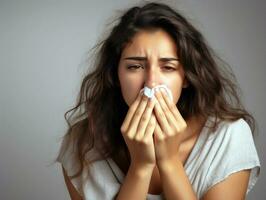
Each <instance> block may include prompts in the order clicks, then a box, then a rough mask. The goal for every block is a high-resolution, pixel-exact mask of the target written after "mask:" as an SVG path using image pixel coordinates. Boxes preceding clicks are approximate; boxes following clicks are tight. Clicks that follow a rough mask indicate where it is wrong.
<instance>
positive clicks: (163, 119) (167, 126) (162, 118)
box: [154, 92, 176, 135]
mask: <svg viewBox="0 0 266 200" xmlns="http://www.w3.org/2000/svg"><path fill="white" fill-rule="evenodd" d="M157 93H158V92H157ZM157 98H158V95H156V100H157V102H156V104H155V108H154V112H155V114H156V119H157V121H158V123H159V125H160V127H161V129H162V131H163V133H164V134H167V135H172V134H174V133H173V131H172V130H171V127H173V128H176V121H175V119H174V117H173V116H171V114H170V111H169V110H167V108H164V109H165V111H164V110H163V108H162V106H161V102H162V101H163V100H162V99H161V100H158V99H157Z"/></svg>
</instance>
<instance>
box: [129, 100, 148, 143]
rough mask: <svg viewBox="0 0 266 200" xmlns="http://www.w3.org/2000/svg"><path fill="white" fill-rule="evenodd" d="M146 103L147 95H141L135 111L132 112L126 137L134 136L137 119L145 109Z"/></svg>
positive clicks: (138, 119)
mask: <svg viewBox="0 0 266 200" xmlns="http://www.w3.org/2000/svg"><path fill="white" fill-rule="evenodd" d="M147 103H148V97H147V96H145V95H143V96H142V99H141V102H140V104H139V106H138V107H137V109H136V111H135V113H134V115H133V117H132V119H131V121H130V124H129V129H128V137H130V138H134V137H135V135H136V131H137V128H138V124H139V121H140V119H141V116H142V114H143V112H144V111H145V108H146V105H147Z"/></svg>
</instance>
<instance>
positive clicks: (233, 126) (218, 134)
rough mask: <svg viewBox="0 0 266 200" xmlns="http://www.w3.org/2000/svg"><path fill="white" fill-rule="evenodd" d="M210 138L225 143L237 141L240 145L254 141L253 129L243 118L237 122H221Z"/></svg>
mask: <svg viewBox="0 0 266 200" xmlns="http://www.w3.org/2000/svg"><path fill="white" fill-rule="evenodd" d="M210 137H211V138H212V139H215V140H218V141H219V140H222V141H223V142H225V141H228V142H233V141H235V140H236V139H237V140H238V143H241V142H245V141H253V135H252V131H251V128H250V126H249V124H248V123H247V122H246V121H245V120H244V119H243V118H239V119H238V120H235V121H221V122H220V123H219V124H218V126H217V129H216V130H215V131H214V132H212V133H211V136H210Z"/></svg>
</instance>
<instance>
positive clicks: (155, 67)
mask: <svg viewBox="0 0 266 200" xmlns="http://www.w3.org/2000/svg"><path fill="white" fill-rule="evenodd" d="M177 59H178V57H177V48H176V45H175V42H174V40H173V39H172V38H171V36H170V35H169V34H168V33H167V32H165V31H164V30H162V29H156V30H153V31H147V30H142V31H140V32H138V33H137V34H136V35H135V36H134V37H133V39H132V42H131V43H128V44H127V45H126V46H125V48H124V49H123V51H122V54H121V58H120V61H119V66H118V78H119V83H120V87H121V92H122V95H123V98H124V100H125V102H126V103H127V105H128V106H130V105H131V104H132V103H133V102H134V100H135V99H136V97H137V95H138V94H139V92H140V90H141V89H142V88H143V87H144V86H147V87H149V88H153V87H155V86H156V85H160V84H165V85H167V86H168V88H169V89H170V90H171V92H172V94H173V101H174V103H175V104H176V103H177V102H178V99H179V97H180V94H181V91H182V87H187V81H186V79H185V75H184V70H183V67H182V66H181V64H180V63H179V61H178V60H177Z"/></svg>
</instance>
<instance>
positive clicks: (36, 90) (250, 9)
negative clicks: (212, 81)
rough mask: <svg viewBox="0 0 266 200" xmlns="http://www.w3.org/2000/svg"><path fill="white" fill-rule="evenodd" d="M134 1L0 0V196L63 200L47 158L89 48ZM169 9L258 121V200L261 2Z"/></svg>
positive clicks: (199, 1)
mask: <svg viewBox="0 0 266 200" xmlns="http://www.w3.org/2000/svg"><path fill="white" fill-rule="evenodd" d="M135 2H137V1H129V0H127V1H125V0H115V1H104V0H97V1H96V0H94V1H85V0H84V1H81V0H75V1H74V0H72V1H59V0H58V1H56V0H54V1H52V0H47V1H41V0H35V1H33V0H32V1H30V0H24V1H20V0H17V1H14V0H6V1H3V0H1V1H0V25H1V27H0V90H1V95H0V198H1V199H3V200H16V199H21V200H23V199H25V200H26V199H38V200H42V199H43V200H47V199H70V198H69V195H68V192H67V189H66V187H65V183H64V180H63V176H62V173H61V167H60V165H59V164H54V165H50V163H51V162H52V161H53V159H55V157H56V155H57V153H58V150H59V145H60V142H61V140H60V138H61V137H62V136H63V135H64V133H65V130H66V127H67V125H66V122H65V120H64V116H63V115H64V113H65V112H66V111H67V110H68V109H70V108H71V106H73V105H74V102H75V100H76V97H77V94H78V90H79V86H80V83H81V78H82V76H83V74H84V72H85V71H86V64H85V62H84V61H85V59H86V56H87V52H88V51H89V49H90V48H91V47H92V46H93V45H94V44H95V43H96V42H97V41H98V39H99V36H101V34H102V33H103V32H104V30H105V29H104V28H105V25H106V24H107V22H110V17H112V16H114V15H116V10H118V9H123V8H127V7H129V6H131V5H133V4H134V3H135ZM167 2H170V3H171V4H172V5H175V6H176V8H178V9H179V10H180V11H181V12H182V13H183V14H185V16H187V17H188V18H189V19H190V20H191V21H192V22H193V24H194V25H195V26H196V27H198V28H199V29H200V31H201V32H202V33H203V35H204V36H205V38H206V39H207V41H208V42H209V44H210V45H211V47H212V48H213V49H215V50H216V52H217V53H218V55H220V56H221V57H222V58H223V59H224V60H226V61H227V62H228V63H229V64H230V65H231V66H232V68H233V71H234V72H235V74H236V77H237V79H238V83H239V85H240V87H241V89H242V91H243V96H242V100H243V102H244V105H245V106H246V108H247V109H248V111H250V112H251V113H252V114H254V116H255V118H256V119H257V122H258V128H259V136H257V138H255V143H256V147H257V150H258V154H259V157H260V161H261V165H262V171H261V175H260V178H259V180H258V182H257V184H256V185H255V187H254V188H253V190H252V191H251V192H250V193H249V196H248V199H250V200H251V199H256V200H262V199H265V196H266V192H265V185H266V175H265V173H264V166H265V165H266V156H265V152H266V147H265V145H264V143H265V141H266V135H265V131H264V130H265V129H266V123H265V122H266V120H265V116H266V109H265V102H266V95H265V86H266V78H265V75H266V70H265V58H266V53H265V52H266V43H265V36H266V24H265V19H266V14H265V10H266V3H265V1H263V0H261V1H260V0H253V1H249V0H223V1H220V0H178V1H167Z"/></svg>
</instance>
